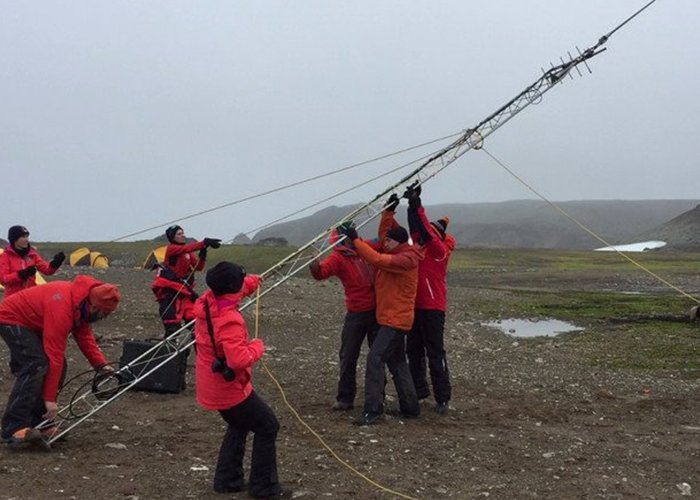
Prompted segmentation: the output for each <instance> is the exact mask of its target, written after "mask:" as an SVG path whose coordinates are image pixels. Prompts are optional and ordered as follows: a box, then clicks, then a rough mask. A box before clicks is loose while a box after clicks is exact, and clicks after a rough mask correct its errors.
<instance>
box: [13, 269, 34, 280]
mask: <svg viewBox="0 0 700 500" xmlns="http://www.w3.org/2000/svg"><path fill="white" fill-rule="evenodd" d="M17 274H18V275H19V277H20V279H22V280H26V279H27V278H30V277H32V276H34V275H35V274H36V266H29V267H27V268H25V269H22V270H21V271H17Z"/></svg>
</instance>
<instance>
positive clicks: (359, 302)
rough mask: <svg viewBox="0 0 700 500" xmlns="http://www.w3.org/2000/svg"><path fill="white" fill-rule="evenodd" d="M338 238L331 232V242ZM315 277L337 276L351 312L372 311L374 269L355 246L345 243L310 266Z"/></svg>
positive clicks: (373, 302)
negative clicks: (316, 265)
mask: <svg viewBox="0 0 700 500" xmlns="http://www.w3.org/2000/svg"><path fill="white" fill-rule="evenodd" d="M337 238H338V235H337V233H336V231H335V230H333V231H332V232H331V242H334V241H335V239H337ZM310 271H311V275H312V276H313V277H314V279H317V280H325V279H327V278H330V277H331V276H337V277H338V279H340V282H341V283H342V284H343V288H344V289H345V307H346V308H347V310H348V311H349V312H365V311H372V310H374V307H375V299H374V269H372V266H370V265H369V264H367V262H366V261H365V260H364V259H362V257H360V256H359V255H357V251H356V250H355V249H354V248H353V247H349V246H347V245H345V244H340V245H337V246H335V247H334V248H333V253H331V254H330V255H329V256H328V257H326V258H325V259H323V260H322V261H321V262H319V264H318V267H313V266H312V267H311V268H310Z"/></svg>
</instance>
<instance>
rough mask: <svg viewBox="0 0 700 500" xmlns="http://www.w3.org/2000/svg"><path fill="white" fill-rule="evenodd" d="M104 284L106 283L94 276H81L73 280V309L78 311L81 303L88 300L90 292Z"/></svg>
mask: <svg viewBox="0 0 700 500" xmlns="http://www.w3.org/2000/svg"><path fill="white" fill-rule="evenodd" d="M103 284H104V283H103V282H102V281H100V280H97V279H95V278H93V277H92V276H88V275H87V274H79V275H78V276H76V277H75V279H74V280H73V293H72V300H73V308H74V309H77V308H78V307H79V306H80V303H81V302H82V301H84V300H85V299H87V298H88V295H90V290H92V289H93V288H95V287H96V286H100V285H103Z"/></svg>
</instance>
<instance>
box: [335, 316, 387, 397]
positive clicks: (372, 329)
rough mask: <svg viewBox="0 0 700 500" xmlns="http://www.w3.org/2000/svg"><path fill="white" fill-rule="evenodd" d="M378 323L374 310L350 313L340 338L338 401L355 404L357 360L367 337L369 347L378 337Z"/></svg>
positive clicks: (346, 317)
mask: <svg viewBox="0 0 700 500" xmlns="http://www.w3.org/2000/svg"><path fill="white" fill-rule="evenodd" d="M377 328H378V326H377V321H376V319H375V314H374V310H371V311H363V312H348V313H347V314H346V315H345V322H344V323H343V332H342V334H341V336H340V352H339V354H338V356H339V358H340V377H339V378H338V395H337V397H336V400H337V401H340V402H342V403H349V404H353V402H354V401H355V394H356V393H357V381H356V375H357V359H358V358H359V357H360V350H361V349H362V342H363V341H364V340H365V337H367V345H368V346H370V347H371V346H372V343H373V342H374V338H375V337H376V336H377Z"/></svg>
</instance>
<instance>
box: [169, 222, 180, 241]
mask: <svg viewBox="0 0 700 500" xmlns="http://www.w3.org/2000/svg"><path fill="white" fill-rule="evenodd" d="M180 229H182V228H181V227H180V226H178V225H177V224H175V225H174V226H170V227H169V228H168V229H166V230H165V237H166V238H168V241H169V242H170V243H173V240H174V239H175V233H177V232H178V231H179V230H180Z"/></svg>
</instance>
